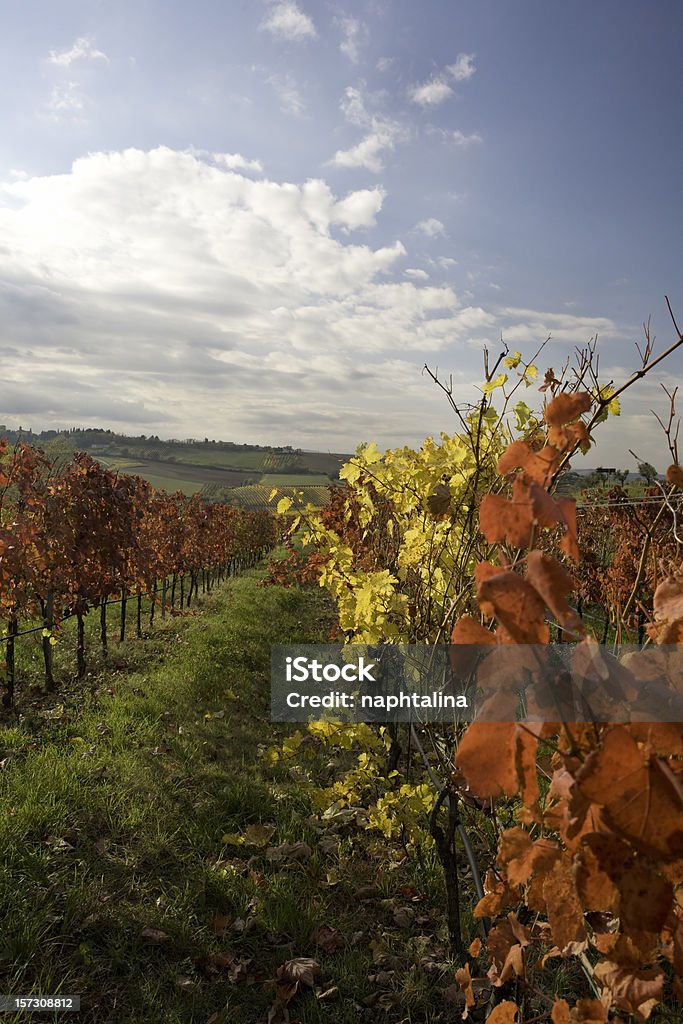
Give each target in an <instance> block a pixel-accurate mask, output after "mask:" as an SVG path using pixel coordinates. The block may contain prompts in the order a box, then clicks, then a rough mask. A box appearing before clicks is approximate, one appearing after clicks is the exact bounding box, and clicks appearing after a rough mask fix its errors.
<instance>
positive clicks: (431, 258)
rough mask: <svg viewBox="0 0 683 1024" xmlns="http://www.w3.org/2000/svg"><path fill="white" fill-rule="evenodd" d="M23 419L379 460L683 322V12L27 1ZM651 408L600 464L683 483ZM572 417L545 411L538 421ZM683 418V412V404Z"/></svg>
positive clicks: (9, 44)
mask: <svg viewBox="0 0 683 1024" xmlns="http://www.w3.org/2000/svg"><path fill="white" fill-rule="evenodd" d="M0 24H1V25H2V31H1V32H0V90H1V92H2V95H3V96H4V97H5V102H4V103H3V111H2V132H0V359H1V360H2V370H1V372H0V422H4V423H6V424H7V426H9V427H12V428H15V427H16V426H18V425H22V426H24V427H31V428H32V429H33V430H41V429H45V428H59V427H68V426H76V425H79V426H85V425H92V426H102V427H108V428H111V429H112V430H115V431H118V432H128V433H134V434H140V433H144V434H158V435H159V436H161V437H176V438H186V437H195V438H204V437H205V436H207V437H209V438H216V439H223V440H232V441H237V442H240V443H244V442H247V443H259V444H273V445H285V444H290V445H293V446H294V447H301V448H304V449H313V450H328V451H347V452H348V451H352V450H354V449H355V447H356V446H357V445H358V443H359V442H361V441H368V442H370V441H376V442H377V443H378V444H379V445H380V447H382V448H384V447H389V446H390V447H396V446H402V445H404V444H410V445H419V444H420V442H421V441H422V439H423V438H424V437H425V436H427V435H438V434H439V432H440V431H446V432H449V433H452V432H455V431H456V429H457V423H456V422H455V419H454V414H453V412H452V411H451V410H450V409H449V406H448V403H447V401H446V400H445V398H444V396H443V394H442V393H441V392H440V391H439V389H438V388H437V387H436V386H435V385H434V383H433V382H432V381H431V380H430V378H429V376H428V375H427V374H425V373H424V372H422V368H423V366H424V364H425V363H426V364H427V365H428V366H429V367H430V368H432V370H437V369H438V373H439V375H440V376H442V377H443V378H444V379H447V378H448V377H449V376H450V375H452V386H453V393H454V396H455V398H456V400H457V401H461V402H466V401H475V400H476V397H477V394H478V393H477V391H476V388H477V386H478V385H479V384H480V383H481V381H482V379H483V363H482V358H483V356H482V354H483V349H484V347H485V346H488V348H489V349H490V351H491V354H492V361H495V358H496V357H497V355H498V353H499V352H500V351H501V347H502V344H505V345H507V346H508V347H509V349H510V351H511V352H514V351H516V350H519V351H521V352H522V354H523V355H524V356H525V357H527V358H529V357H530V356H531V355H533V353H534V352H535V351H536V350H537V349H538V347H539V346H540V345H541V344H542V343H543V342H544V341H546V339H547V338H548V337H549V340H548V341H547V343H546V345H545V348H544V349H543V351H542V353H541V355H540V356H539V357H538V360H537V362H538V365H539V369H540V370H541V373H543V372H544V371H545V369H547V368H548V367H551V366H552V367H553V368H554V369H555V371H556V372H557V371H558V370H559V369H560V368H561V366H562V365H563V364H564V362H565V360H566V359H567V358H568V357H571V356H572V354H573V352H574V350H575V348H576V346H583V345H585V344H586V343H587V342H588V341H589V340H590V339H591V338H593V337H595V336H596V335H597V352H598V354H599V368H600V378H601V380H602V381H603V382H604V383H608V382H609V381H611V380H614V381H615V383H617V384H618V383H620V382H621V381H623V380H624V379H626V377H627V376H628V375H629V372H630V371H632V370H634V369H637V368H638V366H639V365H640V360H639V356H638V353H637V350H636V347H635V343H636V342H637V343H639V344H641V347H642V341H643V323H644V321H647V320H648V318H649V317H651V332H652V334H653V335H654V336H655V338H656V341H655V354H656V353H657V352H661V351H663V350H664V349H665V348H666V347H668V345H669V344H671V343H672V342H673V341H674V340H675V331H674V328H673V324H672V322H671V319H670V317H669V313H668V310H667V308H666V303H665V299H664V296H665V295H668V296H669V298H670V300H671V303H672V306H673V308H674V312H675V313H677V315H678V318H679V323H680V322H682V321H683V273H682V271H683V260H682V258H681V248H680V243H681V227H682V226H683V192H682V186H681V182H682V181H683V175H682V174H681V167H682V166H683V141H682V139H683V136H682V133H681V130H680V129H681V119H680V118H681V115H680V111H681V109H683V71H682V70H681V68H682V65H681V62H680V40H681V38H682V36H683V5H681V4H680V0H657V3H652V2H648V0H639V2H635V0H600V2H599V3H596V2H595V0H572V2H571V3H567V2H566V0H544V2H543V3H539V2H538V0H420V2H419V3H418V2H416V0H365V2H363V3H359V2H352V0H338V2H337V0H329V2H327V0H248V2H247V0H229V2H227V3H226V2H222V3H219V2H215V0H194V2H193V3H192V4H168V3H161V2H160V0H135V2H131V0H119V2H118V3H117V4H107V3H104V2H103V0H63V2H61V3H60V4H54V3H52V2H50V3H48V2H43V0H40V2H36V0H24V2H22V3H21V4H9V3H8V2H7V0H0ZM682 370H683V357H682V356H681V354H680V353H676V354H675V355H674V356H673V357H672V358H671V360H669V361H668V362H665V363H664V364H662V366H661V367H660V368H658V369H657V370H655V371H653V373H652V374H651V375H650V376H648V378H647V379H646V380H643V381H641V382H639V384H638V385H636V386H635V387H634V388H633V389H632V390H631V391H629V392H628V393H627V394H626V395H625V396H624V401H623V412H622V416H621V417H620V419H619V420H612V421H610V422H609V423H608V424H605V425H604V426H603V427H602V428H600V432H599V435H596V436H598V437H599V448H596V449H595V451H594V452H591V453H590V454H589V455H588V456H587V457H586V459H585V465H599V464H601V465H616V466H623V467H626V466H629V467H630V468H632V469H634V468H635V461H634V459H633V457H632V456H630V455H629V454H628V449H629V448H633V449H634V450H635V451H636V454H637V456H638V457H639V458H640V459H647V460H648V461H650V462H652V463H653V464H654V465H655V466H657V467H659V468H662V467H664V466H665V465H666V464H668V461H670V460H669V458H668V453H667V448H666V443H665V440H664V437H663V434H662V430H661V428H660V427H659V426H658V425H657V422H656V420H655V419H654V417H653V415H652V413H651V411H650V410H651V409H654V410H655V411H657V412H659V413H660V415H662V416H665V415H666V413H667V400H666V396H665V395H664V392H663V390H662V385H665V386H666V387H668V388H669V389H671V388H672V387H674V386H675V385H676V382H677V380H678V379H680V377H681V371H682ZM523 397H524V398H525V400H526V401H527V402H528V403H529V404H530V405H534V404H535V405H540V403H541V402H542V397H543V396H542V395H540V394H539V393H538V391H537V390H536V389H535V388H531V389H529V391H528V392H527V393H526V394H525V395H524V396H523ZM682 408H683V405H682Z"/></svg>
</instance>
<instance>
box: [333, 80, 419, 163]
mask: <svg viewBox="0 0 683 1024" xmlns="http://www.w3.org/2000/svg"><path fill="white" fill-rule="evenodd" d="M340 106H341V109H342V112H343V114H344V116H345V118H346V120H347V121H349V123H350V124H353V125H356V126H358V127H360V128H364V129H366V134H365V136H364V137H363V138H362V139H361V141H360V142H358V143H356V145H355V146H351V147H350V148H349V149H338V150H337V152H336V153H335V154H334V156H333V157H332V159H331V160H330V161H329V163H330V164H333V165H334V166H336V167H365V168H367V170H369V171H373V172H375V173H379V172H380V171H381V170H382V169H383V167H384V163H383V160H382V154H383V153H384V152H385V151H391V150H392V149H394V147H395V146H396V145H397V144H398V143H399V142H404V141H405V139H406V138H407V132H406V130H405V129H404V128H403V126H402V125H401V124H400V123H399V122H398V121H395V120H393V119H392V118H388V117H382V116H380V115H377V114H371V113H370V112H369V111H368V109H367V107H366V104H365V97H364V96H363V93H362V91H361V90H360V89H357V88H354V87H353V86H349V87H348V88H347V89H346V90H345V92H344V97H343V99H342V101H341V104H340Z"/></svg>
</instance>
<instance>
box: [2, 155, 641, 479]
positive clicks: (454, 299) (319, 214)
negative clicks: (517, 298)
mask: <svg viewBox="0 0 683 1024" xmlns="http://www.w3.org/2000/svg"><path fill="white" fill-rule="evenodd" d="M223 156H224V157H225V159H224V160H223V161H220V160H216V159H215V158H214V157H213V156H212V155H211V154H205V155H201V154H199V153H197V152H179V151H174V150H171V149H168V148H166V147H159V148H158V149H154V150H151V151H150V152H144V151H141V150H138V149H127V150H124V151H122V152H111V153H93V154H90V155H88V156H86V157H83V158H82V159H79V160H77V161H76V162H75V163H74V165H73V167H72V168H71V170H69V171H67V172H66V173H61V174H54V175H45V176H43V177H31V178H24V179H23V180H15V179H13V178H11V177H10V176H8V179H7V181H5V182H0V238H1V239H2V247H0V321H1V322H2V324H3V332H2V339H0V358H1V359H2V370H3V372H2V375H1V377H0V410H1V411H2V415H3V420H4V422H8V423H13V422H16V423H19V422H23V423H28V424H30V425H31V426H33V427H34V428H36V429H40V427H42V426H55V427H57V426H64V425H72V424H74V423H78V422H83V421H87V422H93V423H97V424H98V425H102V426H105V427H106V426H119V427H125V428H126V429H129V430H132V431H133V432H134V433H140V432H144V433H149V432H154V433H158V434H160V436H175V437H190V436H202V437H203V436H205V435H208V436H209V437H223V438H226V439H234V440H237V441H252V442H253V441H259V442H261V443H273V444H278V443H279V444H294V445H295V446H296V445H300V446H301V447H307V448H317V449H323V450H325V449H329V450H331V451H350V450H353V448H354V447H355V445H356V443H357V442H358V441H359V440H362V439H363V438H365V439H367V440H377V441H378V442H379V443H380V444H403V443H419V441H420V439H421V438H422V437H424V436H425V435H426V434H427V433H433V432H438V430H440V429H446V430H448V429H455V426H454V425H453V424H452V423H451V421H450V420H449V415H448V409H447V406H446V405H444V407H443V411H441V410H440V409H437V414H436V418H435V413H434V406H435V403H434V390H433V387H432V386H430V385H429V382H428V381H426V380H425V379H424V378H423V377H421V375H420V368H421V366H422V364H423V363H424V360H425V358H427V359H428V360H429V361H431V362H433V361H435V359H436V354H438V362H439V365H440V366H441V365H443V366H444V367H447V366H449V365H451V366H452V365H455V366H456V367H457V368H458V374H456V381H458V382H459V384H458V386H459V387H460V388H461V391H459V392H458V394H457V396H456V397H458V400H465V399H466V398H467V397H468V395H470V396H471V384H470V383H469V382H470V381H478V380H480V363H479V355H478V353H477V348H480V347H481V345H482V343H483V341H484V340H485V339H487V338H488V339H491V340H492V342H493V343H495V341H496V339H497V338H498V337H500V334H501V332H502V334H503V338H504V339H505V341H507V342H509V343H512V342H513V339H516V338H520V340H522V337H524V340H526V339H527V338H528V339H529V341H530V343H531V344H535V343H537V342H538V341H542V340H543V339H544V338H545V337H546V334H547V333H548V331H552V333H553V337H554V338H556V339H557V340H560V336H561V334H563V333H564V334H566V336H567V337H568V338H569V337H570V336H571V341H572V343H576V342H585V341H586V340H587V338H588V337H589V336H590V335H591V334H593V333H595V332H596V331H598V332H599V333H600V336H601V338H604V337H605V336H609V334H610V331H612V333H613V332H614V325H613V324H612V322H611V321H610V320H608V319H607V318H604V317H592V316H586V317H583V316H572V315H570V314H569V313H568V312H567V311H565V312H564V313H556V312H552V311H551V312H542V311H538V310H534V309H529V308H525V307H520V308H518V307H510V306H504V307H502V308H501V309H487V308H484V307H482V306H477V305H474V304H473V303H472V304H471V305H463V294H456V292H455V290H454V289H453V288H451V287H448V286H441V287H438V286H434V285H430V284H429V283H428V282H427V281H426V279H425V272H424V271H420V270H419V268H417V267H415V266H410V265H409V264H410V262H411V261H410V259H406V257H407V256H408V253H407V252H406V248H405V247H404V246H403V245H402V244H401V242H400V241H389V243H387V244H382V245H375V246H373V245H372V244H368V242H367V239H366V238H365V235H362V236H361V237H360V239H359V238H358V236H354V235H353V234H351V233H352V232H354V231H360V232H365V231H366V230H367V229H369V228H371V227H372V225H373V224H374V223H375V221H376V220H380V221H381V213H382V208H383V202H384V199H385V193H384V191H383V190H382V189H381V188H366V189H360V190H357V191H351V192H348V193H346V194H335V193H334V192H333V191H332V189H331V187H330V186H329V185H328V184H327V182H325V181H324V180H322V179H320V178H315V179H311V180H309V181H306V182H305V183H303V184H301V183H299V184H295V183H292V182H278V181H272V180H269V179H268V178H263V177H256V178H255V177H253V176H251V177H250V176H248V175H247V174H245V173H243V171H244V170H246V168H245V167H241V168H240V167H238V166H234V167H232V168H230V167H229V166H227V165H228V164H230V163H234V164H235V165H237V163H238V161H239V160H244V163H245V164H247V165H251V164H254V163H255V161H253V160H249V159H247V158H246V157H239V155H238V154H223ZM249 169H250V170H251V168H249ZM347 233H349V234H347ZM413 258H414V257H413ZM443 260H448V261H449V262H450V261H451V258H450V257H443ZM406 264H408V266H407V269H406V270H405V271H404V270H403V268H404V267H406ZM490 294H491V293H490ZM516 347H520V348H521V347H522V345H521V344H520V345H518V346H516ZM616 361H618V356H617V359H615V362H616ZM550 362H551V363H552V362H553V360H550ZM610 372H611V369H610ZM615 379H616V375H615ZM112 381H113V382H115V386H114V387H113V386H112ZM468 389H469V390H468ZM648 400H649V399H648ZM650 404H652V403H651V402H650ZM437 405H438V403H437ZM405 409H408V412H406V413H405V415H404V413H403V410H405ZM304 413H305V414H304ZM435 419H436V421H435ZM397 422H399V423H400V428H399V427H396V426H395V424H396V423H397ZM392 424H394V425H392ZM623 438H624V434H623V427H622V433H621V440H622V442H623ZM630 443H631V446H632V447H637V444H636V443H634V442H630ZM622 450H623V447H622ZM643 458H649V459H650V461H653V460H652V458H651V456H650V454H649V450H646V451H645V452H644V454H643ZM614 464H615V465H616V464H618V463H614Z"/></svg>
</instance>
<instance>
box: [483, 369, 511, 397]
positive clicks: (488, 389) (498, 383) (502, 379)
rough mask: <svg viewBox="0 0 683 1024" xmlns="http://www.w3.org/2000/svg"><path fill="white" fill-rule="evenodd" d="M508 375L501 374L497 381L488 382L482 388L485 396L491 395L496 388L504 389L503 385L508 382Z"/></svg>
mask: <svg viewBox="0 0 683 1024" xmlns="http://www.w3.org/2000/svg"><path fill="white" fill-rule="evenodd" d="M507 379H508V375H507V373H499V374H498V376H497V377H496V378H495V380H488V381H487V382H486V384H484V385H483V386H482V389H481V390H482V391H483V392H484V394H485V395H490V394H491V392H492V391H493V390H494V389H495V388H502V386H503V384H505V383H506V382H507Z"/></svg>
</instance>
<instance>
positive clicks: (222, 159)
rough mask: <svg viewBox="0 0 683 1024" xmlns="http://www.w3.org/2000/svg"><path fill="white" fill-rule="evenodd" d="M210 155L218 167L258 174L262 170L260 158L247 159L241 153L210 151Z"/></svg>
mask: <svg viewBox="0 0 683 1024" xmlns="http://www.w3.org/2000/svg"><path fill="white" fill-rule="evenodd" d="M198 155H201V154H198ZM211 155H212V156H213V159H214V161H215V163H217V164H218V166H219V167H225V168H227V170H235V171H256V172H258V173H259V174H261V173H262V172H263V164H262V163H261V161H260V160H247V158H246V157H244V156H242V154H241V153H212V154H211Z"/></svg>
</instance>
